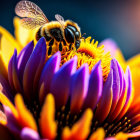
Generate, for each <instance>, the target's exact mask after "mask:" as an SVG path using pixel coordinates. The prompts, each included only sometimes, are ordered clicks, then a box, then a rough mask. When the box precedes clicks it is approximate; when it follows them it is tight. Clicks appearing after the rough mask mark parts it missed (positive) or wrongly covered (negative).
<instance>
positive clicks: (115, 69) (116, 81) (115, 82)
mask: <svg viewBox="0 0 140 140" xmlns="http://www.w3.org/2000/svg"><path fill="white" fill-rule="evenodd" d="M111 69H112V70H113V85H112V91H113V101H112V106H111V110H110V113H112V112H113V111H114V109H115V107H116V105H117V102H118V100H119V96H120V77H119V76H120V75H119V72H118V66H117V61H116V60H115V59H112V60H111Z"/></svg>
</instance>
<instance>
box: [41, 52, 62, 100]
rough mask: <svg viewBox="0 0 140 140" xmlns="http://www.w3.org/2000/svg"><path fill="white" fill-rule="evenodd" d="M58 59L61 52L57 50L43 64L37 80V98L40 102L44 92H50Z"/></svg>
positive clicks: (58, 64)
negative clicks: (38, 80)
mask: <svg viewBox="0 0 140 140" xmlns="http://www.w3.org/2000/svg"><path fill="white" fill-rule="evenodd" d="M60 61H61V54H60V52H57V53H55V54H54V55H53V56H52V57H51V58H50V59H49V60H48V61H47V63H46V64H45V66H44V69H43V71H42V73H41V78H40V82H39V87H40V89H39V90H40V91H39V99H40V102H41V103H43V100H44V99H45V96H46V94H47V93H49V92H50V86H51V82H52V78H53V76H54V74H55V73H56V72H57V71H58V70H59V66H60Z"/></svg>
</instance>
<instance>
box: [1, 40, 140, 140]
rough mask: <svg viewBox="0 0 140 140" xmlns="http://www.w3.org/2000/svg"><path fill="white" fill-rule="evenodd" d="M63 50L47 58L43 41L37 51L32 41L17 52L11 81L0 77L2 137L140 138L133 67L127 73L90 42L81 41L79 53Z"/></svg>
mask: <svg viewBox="0 0 140 140" xmlns="http://www.w3.org/2000/svg"><path fill="white" fill-rule="evenodd" d="M55 47H57V46H54V48H55ZM65 48H67V46H63V50H62V52H59V51H58V52H53V53H54V54H51V55H50V56H48V55H47V48H46V43H45V39H44V38H41V39H40V40H39V41H38V43H37V44H36V46H35V47H34V43H33V41H31V42H30V43H29V44H27V45H26V47H24V48H23V49H22V50H21V51H20V53H19V54H17V50H16V49H15V51H14V54H13V56H12V57H11V59H10V61H9V63H8V73H7V77H8V78H7V79H6V78H5V76H3V75H2V73H1V78H0V81H1V93H0V101H1V103H2V105H3V107H2V109H1V117H0V122H1V125H0V127H1V129H2V131H1V132H3V133H2V134H1V135H2V137H4V138H7V137H8V139H11V138H12V139H13V138H14V139H16V138H18V139H60V138H61V139H63V140H70V139H79V140H80V139H81V140H84V139H87V138H88V139H90V140H94V139H99V138H100V139H104V138H105V139H120V138H122V137H123V138H124V139H127V138H131V137H133V138H134V137H138V136H140V132H139V120H140V119H139V106H138V103H139V102H135V103H133V104H132V100H133V86H132V79H131V74H130V70H129V67H127V69H126V72H125V73H124V72H123V69H122V68H121V66H120V65H119V63H118V61H117V60H115V59H112V60H111V59H110V55H109V54H108V53H107V54H104V52H103V46H101V47H97V43H96V42H95V43H94V42H90V38H88V39H85V40H82V42H81V45H80V48H79V49H78V50H77V51H76V50H74V48H73V49H65ZM97 52H98V54H96V53H97ZM82 58H84V60H83V61H82ZM88 59H89V60H90V62H91V63H89V62H88ZM93 60H94V61H93ZM119 132H120V133H119ZM122 132H123V133H122ZM5 133H6V134H7V135H5Z"/></svg>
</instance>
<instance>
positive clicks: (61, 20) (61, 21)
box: [55, 14, 65, 28]
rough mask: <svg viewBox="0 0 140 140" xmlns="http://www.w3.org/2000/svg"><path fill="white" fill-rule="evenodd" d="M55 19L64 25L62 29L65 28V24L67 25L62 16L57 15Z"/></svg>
mask: <svg viewBox="0 0 140 140" xmlns="http://www.w3.org/2000/svg"><path fill="white" fill-rule="evenodd" d="M55 19H56V20H57V21H58V22H59V23H60V24H61V25H62V27H63V28H64V23H65V21H64V18H63V17H62V16H61V15H59V14H56V15H55Z"/></svg>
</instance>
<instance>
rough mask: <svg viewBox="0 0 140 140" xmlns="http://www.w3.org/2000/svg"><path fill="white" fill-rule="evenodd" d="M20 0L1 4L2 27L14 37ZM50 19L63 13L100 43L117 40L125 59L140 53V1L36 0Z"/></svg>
mask: <svg viewBox="0 0 140 140" xmlns="http://www.w3.org/2000/svg"><path fill="white" fill-rule="evenodd" d="M17 2H18V0H2V1H1V2H0V25H1V26H3V27H5V28H6V29H7V30H8V31H10V32H11V33H12V34H14V29H13V17H14V16H15V13H14V8H15V5H16V3H17ZM32 2H34V3H36V4H37V5H38V6H39V7H40V8H41V9H42V10H43V11H44V13H45V14H46V16H47V17H48V19H49V20H55V18H54V15H55V14H57V13H58V14H60V15H62V16H63V17H64V18H65V19H72V20H73V21H75V22H77V23H78V24H79V26H80V27H81V31H82V33H86V34H87V35H86V36H92V37H93V38H95V39H96V40H98V41H102V40H104V39H106V38H113V39H114V40H115V41H116V42H117V43H118V46H119V47H120V48H121V50H122V51H123V54H124V56H125V58H126V59H127V58H129V57H131V56H133V55H134V54H137V53H139V52H140V1H139V0H134V1H132V0H130V1H129V0H127V1H123V0H121V1H119V0H118V1H114V0H112V1H108V0H98V1H95V0H84V1H83V0H81V1H75V0H68V1H67V0H62V1H56V0H33V1H32Z"/></svg>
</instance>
